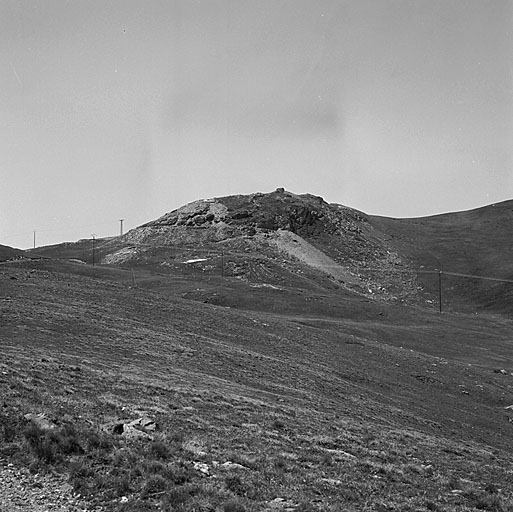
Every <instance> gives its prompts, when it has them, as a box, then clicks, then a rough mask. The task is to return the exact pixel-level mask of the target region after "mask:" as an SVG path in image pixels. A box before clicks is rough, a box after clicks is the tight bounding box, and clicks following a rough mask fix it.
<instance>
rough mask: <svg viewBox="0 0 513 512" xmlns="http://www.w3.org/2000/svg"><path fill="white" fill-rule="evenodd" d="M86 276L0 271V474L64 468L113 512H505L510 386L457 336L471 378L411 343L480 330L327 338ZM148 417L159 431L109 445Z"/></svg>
mask: <svg viewBox="0 0 513 512" xmlns="http://www.w3.org/2000/svg"><path fill="white" fill-rule="evenodd" d="M80 268H81V275H78V274H75V273H74V267H73V265H64V264H63V265H61V266H60V267H57V266H55V265H54V264H50V263H48V262H19V263H10V264H4V265H2V266H1V267H0V290H1V297H0V307H1V319H2V321H1V323H0V344H1V350H0V366H1V367H0V396H1V397H2V411H1V423H0V425H1V427H0V449H1V451H0V456H1V457H4V458H9V459H10V460H12V461H14V462H15V463H16V464H30V466H31V467H32V468H33V470H34V471H42V470H44V468H48V467H56V468H58V469H59V470H60V471H64V472H66V473H67V474H69V479H70V482H71V484H72V485H73V488H74V490H75V491H76V492H77V493H80V494H81V495H82V496H83V497H85V498H87V499H88V500H90V502H91V503H96V504H102V506H103V507H104V508H105V509H109V510H125V511H127V510H132V511H134V510H150V511H151V510H184V511H192V510H248V511H249V510H254V511H256V510H302V511H305V510H354V511H357V510H364V509H365V510H375V511H382V510H404V511H406V510H411V511H414V510H415V511H422V510H445V511H453V510H475V509H476V508H478V509H485V510H510V509H511V508H508V507H511V503H512V502H511V500H512V499H513V490H512V488H511V485H510V482H511V470H510V469H508V468H511V467H512V463H513V454H512V448H511V443H510V438H511V434H512V429H513V427H512V424H511V422H510V421H508V420H509V417H510V414H509V409H507V408H506V407H508V406H509V405H511V404H513V393H512V387H511V386H512V384H513V377H511V375H510V374H509V373H510V371H509V369H506V370H503V372H497V373H496V372H494V371H493V363H494V362H495V359H494V358H491V359H488V360H487V363H486V364H483V365H481V366H479V365H474V364H469V363H468V360H470V359H472V358H473V357H474V358H475V359H476V360H478V359H479V357H478V354H477V353H476V351H477V347H476V345H472V344H469V345H467V346H465V344H464V341H463V338H462V336H461V332H460V333H459V334H458V339H459V343H460V347H461V350H464V349H465V348H466V349H467V350H468V351H469V353H468V354H466V355H465V356H466V357H467V358H470V359H468V360H467V361H465V362H462V361H460V360H459V357H458V354H457V353H456V354H454V357H452V356H450V354H449V355H448V356H443V357H442V356H439V355H436V353H435V352H436V350H435V349H433V348H432V349H431V351H432V352H433V353H431V354H427V353H424V351H422V350H417V349H412V348H409V347H408V344H407V342H408V337H409V336H412V335H414V333H415V329H417V330H418V331H422V329H423V326H424V324H425V325H427V326H428V327H426V329H429V332H430V333H431V334H430V336H429V337H436V336H437V334H441V333H442V332H446V333H447V331H448V330H449V331H450V330H454V332H455V333H456V331H457V330H458V329H460V330H463V329H464V326H465V325H467V323H470V322H471V320H470V317H466V316H464V315H461V316H460V317H456V316H455V317H446V318H447V319H446V320H445V321H444V322H443V323H440V324H439V326H438V327H437V326H436V325H435V322H434V320H433V317H432V316H429V318H431V320H429V321H428V320H427V318H428V317H425V316H423V315H424V313H422V312H421V311H420V310H418V314H417V315H411V316H412V317H414V318H415V324H413V321H412V323H411V324H410V325H403V326H397V329H396V331H393V330H392V331H390V326H386V325H380V324H379V323H376V322H374V323H372V324H371V323H368V322H361V323H358V322H356V321H352V322H349V321H342V320H341V321H340V322H338V323H337V324H336V327H335V328H334V326H333V324H332V323H330V322H329V321H328V320H325V319H324V320H323V319H321V320H317V319H315V318H310V319H307V318H298V317H290V318H284V317H280V316H279V315H272V314H264V313H260V314H256V313H251V312H241V311H234V310H232V309H230V308H225V307H220V306H215V305H210V304H200V303H197V302H193V301H186V300H183V299H179V298H173V297H170V296H163V295H161V294H158V293H155V292H151V291H149V290H142V289H137V288H131V287H129V286H127V285H125V284H122V283H116V282H113V281H110V282H109V281H105V280H103V279H100V277H99V276H100V275H101V272H100V270H95V269H92V268H90V270H89V272H90V274H89V275H86V271H85V270H84V267H83V266H80ZM88 268H89V267H88ZM405 311H409V310H406V309H405ZM431 315H432V314H431ZM474 322H477V321H475V320H474ZM483 322H485V323H486V322H487V320H486V319H483ZM494 322H495V323H496V324H497V325H498V327H497V331H496V332H490V335H491V336H492V337H493V340H494V342H493V343H494V344H493V347H494V351H495V352H494V353H499V352H500V350H499V348H500V346H501V340H503V349H504V351H505V352H506V351H507V348H508V347H507V340H506V336H505V331H506V327H507V326H506V324H504V323H503V324H501V321H500V319H494V321H489V324H487V325H489V327H490V329H491V330H493V325H494ZM414 325H415V327H414ZM472 325H474V326H477V325H478V324H477V323H474V324H472ZM437 329H438V331H437ZM468 332H469V338H473V337H474V338H475V337H476V335H475V333H473V332H472V330H469V331H468ZM385 333H388V336H390V337H394V336H395V337H397V339H396V340H395V341H394V340H390V341H394V343H386V344H385V343H383V340H382V338H383V337H384V336H385ZM479 335H481V333H480V334H479ZM447 336H448V335H447ZM485 341H486V340H483V342H485ZM403 342H404V343H403ZM399 343H401V344H402V348H401V346H400V345H399ZM416 343H418V341H417V342H416ZM394 345H396V346H394ZM419 348H422V347H419ZM472 360H473V359H472ZM497 361H500V362H501V363H502V362H503V361H504V359H501V358H499V359H497ZM30 413H32V414H38V413H44V414H45V416H46V418H47V419H48V420H49V421H50V422H52V423H53V424H55V427H54V429H53V430H52V431H51V432H52V433H48V432H45V431H44V429H39V430H37V428H36V427H34V426H33V425H32V426H31V425H30V424H29V423H28V422H27V420H26V419H24V416H25V415H26V414H30ZM139 417H149V418H150V419H152V420H153V421H155V422H156V423H157V425H158V427H159V428H158V431H156V432H153V431H152V432H150V433H146V434H145V435H142V434H141V436H139V437H138V438H137V439H135V440H134V439H132V440H128V439H126V438H125V437H124V436H122V435H118V434H116V433H115V431H113V430H112V429H110V430H109V425H110V426H112V425H119V424H120V422H121V423H122V422H127V421H129V420H133V419H134V418H139ZM38 428H39V427H38Z"/></svg>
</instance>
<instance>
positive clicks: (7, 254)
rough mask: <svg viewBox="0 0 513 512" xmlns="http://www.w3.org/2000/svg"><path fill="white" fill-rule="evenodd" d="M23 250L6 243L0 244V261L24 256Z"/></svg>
mask: <svg viewBox="0 0 513 512" xmlns="http://www.w3.org/2000/svg"><path fill="white" fill-rule="evenodd" d="M24 254H25V253H24V251H22V250H21V249H14V248H13V247H9V246H7V245H0V261H7V260H12V259H14V258H19V257H22V256H24Z"/></svg>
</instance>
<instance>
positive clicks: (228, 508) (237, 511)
mask: <svg viewBox="0 0 513 512" xmlns="http://www.w3.org/2000/svg"><path fill="white" fill-rule="evenodd" d="M223 511H224V512H246V507H245V506H244V505H243V504H242V503H240V502H239V501H238V500H236V499H231V500H228V501H227V502H226V503H225V504H224V505H223Z"/></svg>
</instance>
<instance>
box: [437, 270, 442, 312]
mask: <svg viewBox="0 0 513 512" xmlns="http://www.w3.org/2000/svg"><path fill="white" fill-rule="evenodd" d="M438 308H439V312H440V313H441V312H442V271H441V270H439V271H438Z"/></svg>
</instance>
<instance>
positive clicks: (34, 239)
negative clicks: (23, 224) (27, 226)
mask: <svg viewBox="0 0 513 512" xmlns="http://www.w3.org/2000/svg"><path fill="white" fill-rule="evenodd" d="M35 248H36V231H35V230H34V249H35Z"/></svg>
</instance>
